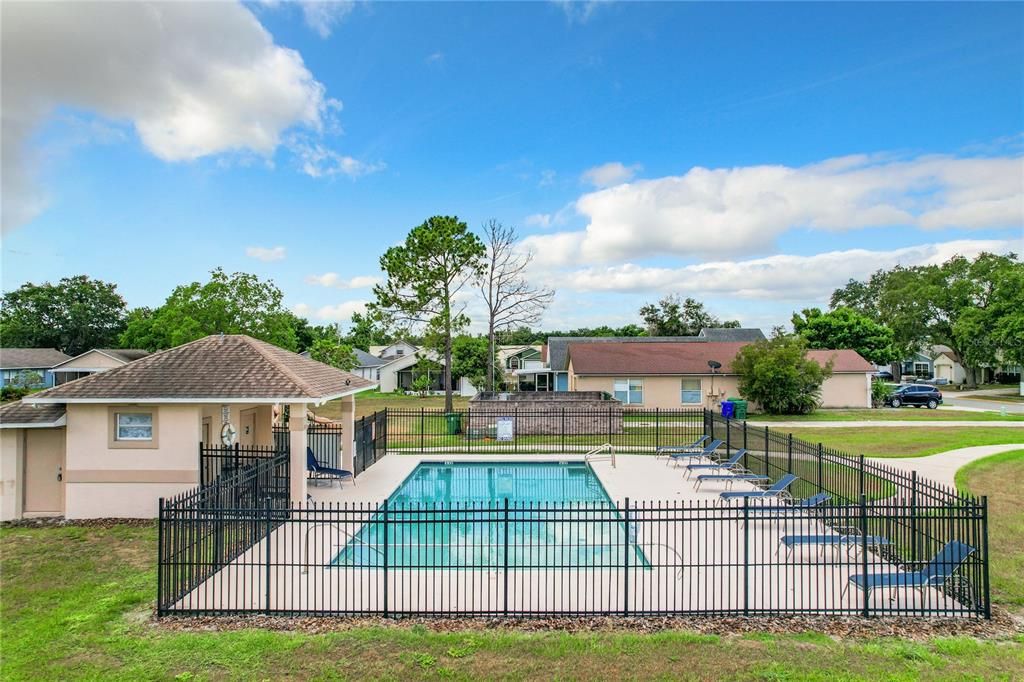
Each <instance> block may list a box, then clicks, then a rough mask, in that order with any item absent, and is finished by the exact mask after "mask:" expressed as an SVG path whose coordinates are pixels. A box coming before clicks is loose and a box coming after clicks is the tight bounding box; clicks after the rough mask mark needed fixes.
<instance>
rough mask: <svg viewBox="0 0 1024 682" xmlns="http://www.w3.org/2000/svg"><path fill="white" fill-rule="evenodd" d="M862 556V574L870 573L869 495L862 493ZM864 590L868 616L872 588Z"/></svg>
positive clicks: (862, 613)
mask: <svg viewBox="0 0 1024 682" xmlns="http://www.w3.org/2000/svg"><path fill="white" fill-rule="evenodd" d="M860 556H861V575H863V576H865V579H866V578H867V575H868V498H867V495H864V494H861V496H860ZM863 592H864V608H863V609H862V610H861V615H862V616H864V617H865V618H867V617H868V616H870V615H871V614H870V612H869V607H870V603H871V590H868V589H865V590H863Z"/></svg>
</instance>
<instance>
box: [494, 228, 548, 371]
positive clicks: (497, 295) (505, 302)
mask: <svg viewBox="0 0 1024 682" xmlns="http://www.w3.org/2000/svg"><path fill="white" fill-rule="evenodd" d="M484 238H485V240H486V248H487V253H486V255H485V257H484V263H485V265H484V274H483V276H482V277H481V279H480V294H481V296H482V297H483V299H484V304H485V305H486V306H487V342H488V344H489V353H490V357H491V361H490V362H489V363H487V364H488V365H489V366H490V368H489V369H488V370H487V375H486V376H487V390H488V391H493V390H494V358H495V357H496V348H495V344H496V341H495V333H496V332H497V330H500V329H510V328H512V327H516V326H523V325H529V324H533V323H535V322H538V321H539V320H540V318H541V316H542V315H543V314H544V311H545V310H547V307H548V306H549V305H550V304H551V299H552V298H554V296H555V290H554V289H550V288H548V287H545V286H533V285H531V284H530V283H529V282H528V281H527V280H526V269H527V268H528V267H529V266H530V262H531V261H532V260H533V253H532V252H530V251H520V250H518V249H517V248H516V244H517V243H518V241H519V240H518V237H517V236H516V231H515V228H512V227H505V226H504V225H502V224H501V223H499V222H497V221H496V220H491V221H489V222H487V223H486V224H485V225H484Z"/></svg>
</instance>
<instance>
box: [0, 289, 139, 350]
mask: <svg viewBox="0 0 1024 682" xmlns="http://www.w3.org/2000/svg"><path fill="white" fill-rule="evenodd" d="M126 315H127V306H126V305H125V302H124V299H123V298H121V296H120V294H118V293H117V285H116V284H108V283H107V282H103V281H101V280H98V279H90V278H89V277H88V276H87V275H77V276H75V277H65V278H63V279H61V280H60V281H59V282H58V283H57V284H50V283H49V282H44V283H42V284H33V283H31V282H27V283H25V284H22V285H21V286H20V287H18V288H17V289H15V290H14V291H10V292H8V293H6V294H4V295H3V298H2V304H0V338H2V339H3V345H5V346H8V347H24V348H59V349H60V350H62V351H64V352H65V353H67V354H68V355H78V354H80V353H84V352H85V351H87V350H91V349H93V348H110V347H112V346H116V345H117V339H118V335H119V334H120V333H121V331H122V330H123V329H124V326H125V318H126Z"/></svg>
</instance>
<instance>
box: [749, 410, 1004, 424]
mask: <svg viewBox="0 0 1024 682" xmlns="http://www.w3.org/2000/svg"><path fill="white" fill-rule="evenodd" d="M747 420H748V421H752V422H766V423H770V422H805V421H806V422H832V421H835V422H846V421H887V422H888V421H971V422H995V421H1024V414H1015V415H1007V416H1005V417H1003V416H1001V415H1000V414H999V413H998V412H972V411H970V410H926V409H918V408H915V407H905V408H900V409H898V410H896V409H893V408H891V407H884V408H879V409H877V410H868V409H862V410H817V411H815V412H812V413H811V414H796V415H794V414H751V415H748V417H747Z"/></svg>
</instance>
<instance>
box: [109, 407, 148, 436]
mask: <svg viewBox="0 0 1024 682" xmlns="http://www.w3.org/2000/svg"><path fill="white" fill-rule="evenodd" d="M116 419H117V433H116V434H115V436H114V438H115V440H121V441H123V440H145V441H151V440H153V413H152V412H118V413H117V417H116Z"/></svg>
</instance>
